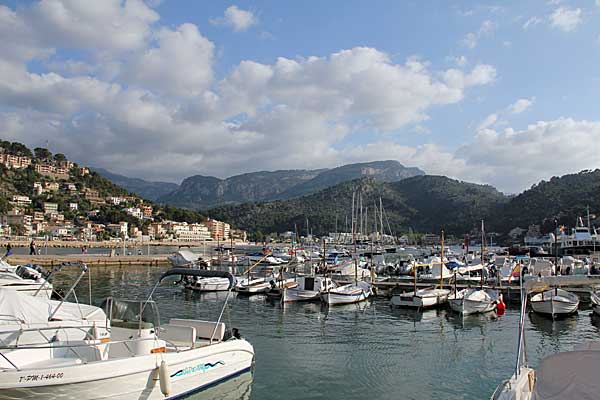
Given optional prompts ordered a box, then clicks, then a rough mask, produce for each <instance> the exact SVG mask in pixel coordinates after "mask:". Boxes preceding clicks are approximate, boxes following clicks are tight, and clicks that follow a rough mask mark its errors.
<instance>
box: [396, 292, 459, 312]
mask: <svg viewBox="0 0 600 400" xmlns="http://www.w3.org/2000/svg"><path fill="white" fill-rule="evenodd" d="M449 294H450V290H449V289H439V288H427V289H419V290H417V291H416V294H415V291H412V292H405V293H400V294H394V295H392V299H391V300H390V301H391V303H392V305H393V306H394V307H410V308H430V307H435V306H438V305H441V304H445V303H447V302H448V295H449Z"/></svg>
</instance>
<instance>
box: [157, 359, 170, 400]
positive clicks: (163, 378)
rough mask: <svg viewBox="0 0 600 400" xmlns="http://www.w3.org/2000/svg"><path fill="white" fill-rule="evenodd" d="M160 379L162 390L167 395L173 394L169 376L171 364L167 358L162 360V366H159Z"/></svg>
mask: <svg viewBox="0 0 600 400" xmlns="http://www.w3.org/2000/svg"><path fill="white" fill-rule="evenodd" d="M158 380H159V383H160V391H161V392H162V394H164V395H165V396H168V395H170V394H171V377H170V376H169V366H168V365H167V362H166V361H165V360H162V361H161V362H160V367H159V368H158Z"/></svg>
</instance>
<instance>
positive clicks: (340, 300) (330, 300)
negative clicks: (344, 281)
mask: <svg viewBox="0 0 600 400" xmlns="http://www.w3.org/2000/svg"><path fill="white" fill-rule="evenodd" d="M370 295H371V287H370V286H369V285H368V284H367V283H365V282H359V283H358V286H355V285H348V286H346V287H344V286H342V287H340V288H337V289H332V290H330V291H327V292H322V293H321V295H320V297H321V301H323V302H324V303H326V304H328V305H330V306H335V305H339V304H352V303H358V302H360V301H364V300H367V299H368V298H369V296H370Z"/></svg>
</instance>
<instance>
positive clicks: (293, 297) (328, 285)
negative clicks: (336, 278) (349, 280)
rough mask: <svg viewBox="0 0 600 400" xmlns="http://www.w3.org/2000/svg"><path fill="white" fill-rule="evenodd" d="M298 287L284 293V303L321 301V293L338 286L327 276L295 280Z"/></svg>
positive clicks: (305, 277) (304, 277) (303, 277)
mask: <svg viewBox="0 0 600 400" xmlns="http://www.w3.org/2000/svg"><path fill="white" fill-rule="evenodd" d="M295 282H296V283H297V285H296V286H294V287H291V288H288V289H286V290H285V291H284V292H283V299H282V301H283V302H284V303H292V302H296V301H314V300H320V298H321V293H324V292H327V291H329V290H331V289H335V288H336V287H337V285H336V284H335V283H334V282H333V281H332V280H331V278H329V277H327V276H302V277H299V278H297V279H295Z"/></svg>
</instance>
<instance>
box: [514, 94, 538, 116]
mask: <svg viewBox="0 0 600 400" xmlns="http://www.w3.org/2000/svg"><path fill="white" fill-rule="evenodd" d="M534 101H535V97H532V98H531V99H519V100H517V101H516V102H514V103H513V104H511V105H510V106H509V107H508V112H510V113H511V114H520V113H522V112H523V111H525V110H527V109H528V108H529V107H531V106H532V105H533V103H534Z"/></svg>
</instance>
